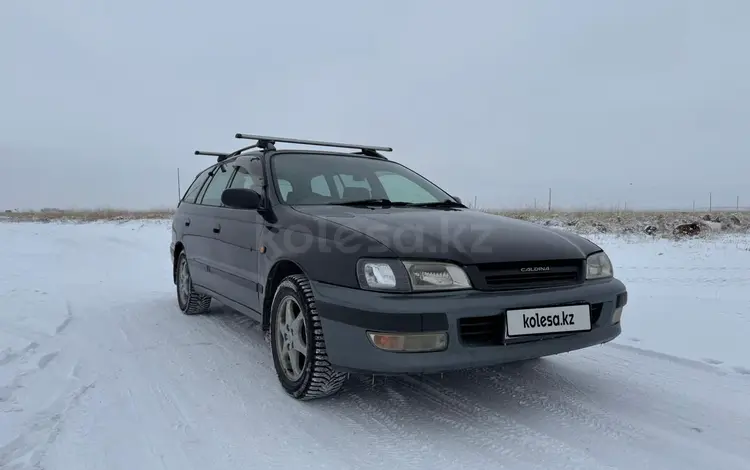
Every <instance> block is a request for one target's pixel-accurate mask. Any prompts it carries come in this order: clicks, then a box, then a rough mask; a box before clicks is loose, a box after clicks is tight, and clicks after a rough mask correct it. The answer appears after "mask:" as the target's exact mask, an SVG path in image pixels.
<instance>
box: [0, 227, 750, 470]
mask: <svg viewBox="0 0 750 470" xmlns="http://www.w3.org/2000/svg"><path fill="white" fill-rule="evenodd" d="M593 239H594V241H596V242H597V243H599V244H600V245H602V246H603V247H604V248H605V249H606V250H607V251H608V253H609V254H610V256H611V258H612V260H613V262H614V263H615V273H616V275H617V276H618V277H619V278H621V279H622V280H623V281H624V282H625V283H626V284H627V286H628V288H629V292H630V303H629V304H628V307H627V308H626V309H625V313H624V317H623V330H624V331H623V334H622V336H620V337H619V338H618V339H617V340H616V341H614V342H613V343H610V344H607V345H603V346H598V347H594V348H590V349H586V350H583V351H577V352H574V353H570V354H565V355H560V356H555V357H550V358H545V359H542V360H540V361H537V362H533V363H527V364H523V365H508V366H503V367H497V368H494V369H482V370H475V371H470V372H457V373H451V374H446V375H444V376H442V377H441V376H430V377H425V378H418V379H414V378H409V379H401V378H399V379H396V378H389V379H387V380H385V379H382V378H378V379H377V380H376V381H375V383H374V384H373V383H372V380H371V378H370V377H361V378H355V377H352V379H351V380H350V382H349V383H348V386H347V387H346V388H345V389H344V390H343V392H342V394H340V395H339V396H336V397H334V398H332V399H328V400H322V401H315V402H310V403H299V402H296V401H294V400H292V399H291V398H288V397H287V396H285V395H284V394H283V393H282V391H281V388H280V387H279V386H278V385H277V380H276V376H275V373H274V370H273V365H272V359H271V354H270V350H269V349H268V346H267V345H266V343H265V342H264V340H263V335H262V333H261V332H260V331H259V329H258V328H257V325H256V324H254V323H253V322H252V321H250V320H248V319H245V318H244V317H241V316H239V315H237V314H234V313H232V312H230V311H228V310H226V309H224V308H222V307H221V306H220V305H217V304H216V303H215V304H214V309H213V310H214V312H213V313H212V314H209V315H206V316H201V317H188V316H184V315H182V314H181V313H180V312H179V310H178V309H177V306H176V300H175V293H174V286H173V284H172V283H171V278H170V274H171V273H170V265H169V240H170V234H169V225H168V223H166V222H153V221H152V222H126V223H119V224H118V223H92V224H34V223H0V246H1V247H2V249H1V250H0V296H1V297H0V299H1V300H2V303H0V468H2V469H4V470H5V469H8V470H10V469H16V470H20V469H37V468H43V469H49V470H57V469H60V470H74V469H75V470H84V469H102V470H118V469H122V470H152V469H153V470H157V469H160V470H162V469H174V470H188V469H196V470H198V469H200V470H208V469H300V470H302V469H318V468H328V469H335V470H349V469H375V468H378V469H387V470H396V469H398V470H407V469H464V468H482V469H493V470H494V469H513V470H524V469H539V470H549V469H632V470H642V469H658V470H671V469H675V470H688V469H695V470H698V469H700V470H706V469H721V470H732V469H744V470H747V469H748V468H750V339H749V338H750V236H742V235H723V236H717V237H715V238H712V239H711V240H698V239H693V240H686V241H681V242H675V241H669V240H665V239H648V240H647V239H645V238H623V237H614V236H611V235H609V236H605V235H597V236H595V237H593Z"/></svg>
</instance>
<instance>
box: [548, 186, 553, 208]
mask: <svg viewBox="0 0 750 470" xmlns="http://www.w3.org/2000/svg"><path fill="white" fill-rule="evenodd" d="M547 211H549V212H552V188H549V199H548V200H547Z"/></svg>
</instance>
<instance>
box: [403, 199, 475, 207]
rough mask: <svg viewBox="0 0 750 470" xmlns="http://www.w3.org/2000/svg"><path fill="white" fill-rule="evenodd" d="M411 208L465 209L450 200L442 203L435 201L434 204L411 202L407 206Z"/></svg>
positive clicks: (458, 203)
mask: <svg viewBox="0 0 750 470" xmlns="http://www.w3.org/2000/svg"><path fill="white" fill-rule="evenodd" d="M409 206H411V207H466V206H464V205H463V204H461V203H460V202H456V201H451V200H450V199H446V200H444V201H436V202H413V203H411V204H409Z"/></svg>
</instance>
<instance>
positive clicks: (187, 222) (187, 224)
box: [185, 219, 190, 227]
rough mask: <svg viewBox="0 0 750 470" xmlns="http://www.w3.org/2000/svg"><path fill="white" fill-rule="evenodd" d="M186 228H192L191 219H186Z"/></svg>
mask: <svg viewBox="0 0 750 470" xmlns="http://www.w3.org/2000/svg"><path fill="white" fill-rule="evenodd" d="M185 227H190V219H185Z"/></svg>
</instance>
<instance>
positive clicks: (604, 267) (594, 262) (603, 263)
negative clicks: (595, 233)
mask: <svg viewBox="0 0 750 470" xmlns="http://www.w3.org/2000/svg"><path fill="white" fill-rule="evenodd" d="M612 271H613V270H612V262H611V261H610V260H609V256H607V254H606V253H604V252H603V251H600V252H599V253H594V254H593V255H591V256H589V257H588V258H586V279H589V280H590V279H604V278H608V277H612V274H613V272H612Z"/></svg>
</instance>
